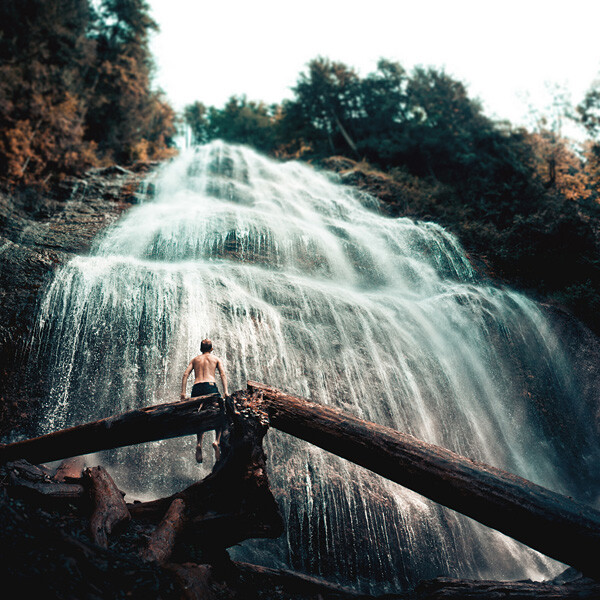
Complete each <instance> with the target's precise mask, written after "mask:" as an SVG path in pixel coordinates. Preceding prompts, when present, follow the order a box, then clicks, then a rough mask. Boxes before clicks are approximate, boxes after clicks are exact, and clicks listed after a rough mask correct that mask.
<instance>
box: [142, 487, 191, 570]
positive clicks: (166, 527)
mask: <svg viewBox="0 0 600 600" xmlns="http://www.w3.org/2000/svg"><path fill="white" fill-rule="evenodd" d="M185 512H186V510H185V502H184V501H183V500H182V499H181V498H176V499H175V500H173V502H172V503H171V506H169V509H168V510H167V513H166V514H165V516H164V517H163V520H162V521H161V522H160V524H159V525H158V527H157V528H156V529H155V530H154V532H153V533H152V534H151V536H150V538H149V540H148V543H147V544H146V547H145V548H144V550H143V552H142V560H144V561H146V562H155V563H158V564H162V563H164V562H166V561H167V560H168V559H169V558H170V556H171V554H172V553H173V549H174V548H175V541H176V539H177V534H178V533H179V532H180V531H181V529H182V528H183V526H184V524H185V520H186V515H185Z"/></svg>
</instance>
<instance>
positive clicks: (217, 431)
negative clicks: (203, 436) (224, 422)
mask: <svg viewBox="0 0 600 600" xmlns="http://www.w3.org/2000/svg"><path fill="white" fill-rule="evenodd" d="M221 431H222V429H215V441H214V442H213V448H214V449H215V462H216V461H218V460H219V459H220V458H221V446H220V444H221Z"/></svg>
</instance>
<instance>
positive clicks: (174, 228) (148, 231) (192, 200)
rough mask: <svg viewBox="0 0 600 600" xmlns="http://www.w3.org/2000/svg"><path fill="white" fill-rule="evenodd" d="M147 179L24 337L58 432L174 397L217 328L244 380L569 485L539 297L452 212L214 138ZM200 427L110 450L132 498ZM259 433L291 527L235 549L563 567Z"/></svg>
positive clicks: (59, 279)
mask: <svg viewBox="0 0 600 600" xmlns="http://www.w3.org/2000/svg"><path fill="white" fill-rule="evenodd" d="M154 183H155V189H156V193H155V195H154V197H152V198H148V199H147V200H146V201H145V202H143V203H142V204H140V205H138V206H136V207H134V208H132V209H131V210H130V211H129V212H128V213H127V214H126V215H125V216H124V217H123V218H122V219H121V220H120V221H119V222H118V223H117V224H115V225H114V226H112V227H110V228H109V229H108V230H106V232H105V233H104V234H103V235H102V236H101V237H100V238H98V239H97V240H96V243H95V246H94V248H93V250H92V252H91V253H90V255H89V256H80V257H78V258H75V259H74V260H72V261H71V262H70V263H69V264H68V265H66V266H65V267H63V268H62V269H60V270H59V272H58V273H57V275H56V277H55V279H54V281H53V282H52V284H51V285H50V286H49V289H48V290H47V292H46V294H45V296H44V298H43V300H42V303H41V307H40V311H39V320H38V323H37V325H36V329H35V332H34V350H33V353H32V355H33V356H34V357H35V359H36V362H37V364H43V365H44V378H45V380H46V381H48V386H49V387H48V394H49V402H48V406H47V414H45V415H44V420H43V421H44V427H45V429H46V430H54V429H57V428H61V427H65V426H68V425H72V424H75V423H81V422H86V421H89V420H92V419H97V418H101V417H106V416H109V415H112V414H117V413H120V412H123V411H126V410H131V409H133V408H138V407H141V406H147V405H150V404H155V403H159V402H169V401H174V400H177V399H178V395H179V388H180V381H181V375H182V372H183V370H184V368H185V366H186V365H187V362H188V361H189V359H190V358H191V357H192V356H193V355H195V354H197V353H198V349H199V343H200V340H201V339H203V338H204V337H210V338H212V339H213V343H214V345H215V354H216V355H218V356H220V357H221V358H222V359H223V360H224V362H225V365H226V367H227V372H228V375H229V378H230V389H232V390H235V389H241V388H244V387H245V384H246V380H247V379H254V380H258V381H264V382H265V383H268V384H270V385H272V386H275V387H280V388H282V389H284V390H286V391H289V392H290V393H296V394H299V395H302V396H305V397H307V398H309V399H311V400H314V401H317V402H321V403H324V404H332V405H335V406H338V407H340V408H342V409H344V410H346V411H349V412H352V413H354V414H356V415H358V416H360V417H362V418H365V419H368V420H371V421H375V422H377V423H382V424H385V425H388V426H391V427H393V428H395V429H397V430H399V431H402V432H406V433H410V434H412V435H414V436H416V437H418V438H420V439H423V440H425V441H428V442H432V443H435V444H439V445H441V446H444V447H446V448H449V449H451V450H453V451H455V452H458V453H460V454H463V455H465V456H468V457H470V458H473V459H477V460H483V461H485V462H487V463H490V464H492V465H495V466H498V467H501V468H504V469H506V470H508V471H511V472H514V473H517V474H519V475H521V476H524V477H526V478H528V479H530V480H532V481H534V482H536V483H540V484H542V485H545V486H547V487H549V488H551V489H554V490H557V491H560V492H570V491H571V489H572V488H573V487H576V484H577V482H575V481H572V480H571V479H572V478H571V477H570V475H569V473H570V472H571V471H572V470H573V464H572V461H573V460H576V457H569V456H566V455H565V447H566V446H567V445H568V443H570V441H569V440H567V442H568V443H566V442H565V440H563V439H558V438H556V436H554V435H552V426H553V421H552V415H553V414H555V415H559V414H560V413H561V411H562V410H563V409H564V407H565V406H566V405H568V403H569V402H570V399H571V398H572V397H573V394H574V391H573V389H572V386H573V382H572V381H571V380H570V375H569V373H570V367H569V365H568V363H567V360H566V359H565V358H564V356H563V354H562V352H561V350H560V347H559V345H558V342H557V340H556V339H555V337H554V336H553V334H552V331H551V329H550V327H549V325H548V323H547V322H546V321H545V319H544V317H543V316H542V314H541V313H540V311H539V310H538V308H537V307H536V305H535V304H534V303H532V302H531V301H529V300H528V299H526V298H525V297H523V296H521V295H519V294H516V293H514V292H511V291H506V290H500V289H497V288H494V287H490V286H487V285H483V284H482V283H481V282H480V281H479V279H478V276H477V274H476V273H475V272H474V271H473V269H472V267H471V266H470V263H469V262H468V260H467V259H466V257H465V255H464V253H463V252H462V250H461V248H460V246H459V244H458V243H457V241H456V240H455V238H454V237H452V236H451V235H450V234H448V233H447V232H446V231H444V230H443V229H442V228H440V227H438V226H436V225H434V224H431V223H415V222H413V221H411V220H409V219H392V218H387V217H384V216H382V215H381V214H379V213H378V212H377V210H376V209H377V201H376V200H375V199H373V198H371V197H369V196H368V195H366V194H361V193H359V192H357V191H356V190H353V189H351V188H348V187H345V186H343V185H340V184H339V183H336V182H335V181H334V177H333V176H331V175H325V174H322V173H319V172H317V171H315V170H313V169H311V168H309V167H308V166H304V165H301V164H298V163H295V162H289V163H277V162H274V161H271V160H269V159H266V158H264V157H261V156H259V155H257V154H256V153H254V152H253V151H251V150H250V149H248V148H243V147H236V146H229V145H226V144H223V143H220V142H214V143H211V144H209V145H206V146H202V147H200V148H197V149H194V150H190V151H187V152H184V153H183V154H182V155H180V156H179V157H178V158H177V159H175V160H174V161H173V162H171V163H170V164H168V165H165V166H164V167H163V168H162V169H161V170H160V171H159V172H158V173H157V174H156V179H155V182H154ZM540 398H543V399H544V401H545V405H544V406H541V405H540V402H539V399H540ZM570 435H576V433H573V431H572V432H571V434H570ZM205 437H209V436H205ZM194 443H195V440H194V439H193V437H191V436H190V437H186V438H180V439H175V440H168V441H164V442H159V443H152V444H144V445H141V446H138V447H132V448H126V449H120V450H115V451H111V452H106V453H103V454H102V456H103V460H104V462H105V464H107V465H108V467H109V469H110V471H111V473H112V474H113V475H114V477H115V479H116V480H117V483H118V485H119V486H120V487H121V488H122V489H125V490H126V491H127V492H128V494H129V495H131V496H132V497H135V498H141V497H144V498H147V497H157V496H161V495H166V494H170V493H173V492H174V491H175V490H177V489H180V488H181V487H183V486H185V485H188V484H190V483H191V482H193V481H196V480H198V479H199V478H200V477H202V476H205V475H206V474H208V471H209V467H210V466H211V462H210V461H208V462H209V464H208V466H207V465H202V466H198V465H197V464H196V463H195V461H194V452H193V448H194ZM207 443H208V441H207ZM265 445H266V451H267V455H268V457H269V469H270V479H271V483H272V488H273V490H274V493H275V495H276V497H277V499H278V502H279V504H280V506H281V509H282V512H283V515H284V519H285V522H286V526H287V527H286V533H285V534H284V536H282V538H281V539H279V540H275V541H265V540H260V541H248V542H245V543H244V544H243V545H242V546H240V547H238V548H236V549H235V550H233V551H232V554H233V556H234V558H239V559H243V560H249V561H254V562H257V563H262V564H265V565H271V566H280V567H288V568H289V567H292V568H295V569H299V570H303V571H306V572H309V573H314V574H319V575H323V576H325V577H328V578H330V579H332V580H336V581H339V582H342V583H345V584H350V585H354V586H357V587H360V588H363V589H367V590H370V591H393V590H398V589H400V588H406V587H408V586H411V585H414V583H415V582H416V581H417V580H419V579H422V578H427V577H434V576H440V575H449V576H460V577H475V578H477V577H482V578H505V579H510V578H526V577H528V578H533V579H540V578H544V577H548V576H552V575H553V574H556V573H557V572H558V571H559V570H560V569H561V565H559V564H557V563H555V562H553V561H550V560H549V559H547V558H545V557H543V556H541V555H539V554H537V553H535V552H533V551H531V550H529V549H527V548H525V547H524V546H522V545H520V544H518V543H516V542H514V541H513V540H511V539H509V538H507V537H505V536H503V535H501V534H499V533H497V532H494V531H493V530H490V529H487V528H485V527H483V526H481V525H479V524H477V523H475V522H473V521H471V520H469V519H467V518H464V517H462V516H460V515H458V514H456V513H454V512H452V511H449V510H446V509H444V508H442V507H439V506H437V505H435V504H434V503H432V502H429V501H428V500H426V499H424V498H423V497H421V496H419V495H417V494H415V493H413V492H410V491H408V490H406V489H404V488H402V487H400V486H398V485H395V484H392V483H390V482H387V481H384V480H382V479H381V478H379V477H377V476H375V475H373V474H371V473H370V472H368V471H366V470H364V469H361V468H360V467H357V466H354V465H352V464H349V463H346V462H344V461H342V460H341V459H338V458H337V457H335V456H332V455H330V454H328V453H325V452H323V451H321V450H319V449H317V448H315V447H311V446H310V445H308V444H306V443H304V442H301V441H299V440H296V439H293V438H291V437H289V436H286V435H284V434H281V433H279V432H277V431H273V430H271V431H270V432H269V434H268V436H267V438H266V441H265ZM566 454H568V452H566ZM572 454H574V453H572ZM205 455H207V456H208V455H209V454H208V453H207V452H205ZM578 468H579V467H578ZM570 493H571V492H570Z"/></svg>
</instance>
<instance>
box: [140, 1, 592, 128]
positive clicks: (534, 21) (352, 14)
mask: <svg viewBox="0 0 600 600" xmlns="http://www.w3.org/2000/svg"><path fill="white" fill-rule="evenodd" d="M148 2H149V5H150V7H151V14H152V16H153V17H154V19H155V20H156V21H157V22H158V24H159V26H160V28H161V32H160V33H159V34H157V35H155V36H154V37H153V39H152V51H153V53H154V57H155V61H156V64H157V76H156V80H155V83H156V85H157V86H158V87H160V88H162V89H163V90H164V91H165V93H166V94H167V97H168V99H169V100H170V102H171V103H172V105H173V106H174V107H175V108H176V109H178V110H179V109H181V108H182V107H183V106H185V105H186V104H189V103H191V102H193V101H195V100H200V101H202V102H203V103H204V104H207V105H216V106H222V105H223V104H224V103H225V102H226V100H227V99H228V98H229V97H230V96H231V95H234V94H237V95H240V94H246V96H247V97H248V98H249V99H252V100H264V101H265V102H267V103H272V102H280V101H281V100H283V99H284V98H286V97H291V91H290V88H291V87H293V86H294V84H295V82H296V79H297V77H298V74H299V73H300V71H302V70H303V69H304V68H305V66H306V63H307V62H308V61H309V60H311V59H312V58H315V57H316V56H319V55H320V56H325V57H327V58H330V59H332V60H336V61H341V62H344V63H346V64H347V65H349V66H351V67H355V68H356V70H357V71H358V72H359V74H360V75H363V76H364V75H366V74H367V73H369V72H371V71H373V70H375V68H376V63H377V59H378V58H380V57H385V58H389V59H391V60H395V61H398V62H400V63H401V64H402V65H403V66H404V67H405V68H407V69H411V68H412V67H414V66H415V65H423V66H434V67H438V68H444V69H445V70H446V72H447V73H448V74H450V75H452V76H453V77H455V78H457V79H459V80H461V81H463V82H464V83H465V84H467V86H468V89H469V92H470V95H471V97H474V98H479V99H480V100H481V101H482V102H483V105H484V108H485V111H486V114H487V115H488V116H490V117H494V118H501V119H504V118H506V119H509V120H511V121H512V122H513V123H525V122H526V119H527V115H528V104H529V103H531V104H533V105H535V106H536V107H537V108H538V109H542V108H544V105H545V104H547V103H548V102H549V98H550V95H549V93H548V91H547V87H548V85H551V86H553V85H560V86H564V87H566V88H567V89H568V91H569V92H570V94H571V99H572V101H573V102H574V103H575V104H576V103H578V102H579V101H580V100H581V99H582V98H583V95H584V93H585V91H586V90H587V88H588V87H589V86H590V84H591V83H592V81H593V80H594V79H595V78H597V76H598V74H599V72H600V44H599V43H598V39H599V38H598V27H599V24H600V0H567V1H557V0H546V1H545V2H544V1H539V0H520V1H515V0H504V1H502V2H499V1H497V0H410V1H405V0H396V1H394V0H361V1H360V2H357V1H353V0H345V1H340V0H295V1H294V2H285V0H279V1H275V0H251V1H245V0H212V1H211V2H206V1H204V0H148Z"/></svg>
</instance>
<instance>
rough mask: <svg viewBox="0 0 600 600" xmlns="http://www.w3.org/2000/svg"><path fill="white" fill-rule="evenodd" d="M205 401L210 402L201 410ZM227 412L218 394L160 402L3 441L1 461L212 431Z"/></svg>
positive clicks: (31, 459) (58, 455)
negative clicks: (38, 434)
mask: <svg viewBox="0 0 600 600" xmlns="http://www.w3.org/2000/svg"><path fill="white" fill-rule="evenodd" d="M202 404H205V405H206V404H208V406H205V407H203V408H202V410H201V411H199V410H198V408H199V407H200V405H202ZM223 414H224V412H223V406H222V404H221V403H220V402H219V401H218V396H215V395H214V394H212V395H210V396H200V397H198V398H193V399H191V400H184V401H181V402H169V403H167V404H157V405H155V406H148V407H146V408H141V409H138V410H132V411H129V412H126V413H123V414H120V415H117V416H114V417H108V418H106V419H101V420H99V421H93V422H91V423H85V424H83V425H76V426H74V427H70V428H68V429H62V430H60V431H56V432H53V433H49V434H46V435H42V436H39V437H36V438H32V439H29V440H23V441H20V442H14V443H12V444H3V445H0V463H6V462H9V461H13V460H16V459H19V458H24V459H26V460H28V461H29V462H31V463H33V464H39V463H42V462H52V461H54V460H60V459H64V458H69V457H72V456H79V455H83V454H89V453H91V452H98V451H100V450H108V449H111V448H119V447H121V446H131V445H133V444H141V443H143V442H151V441H155V440H166V439H169V438H172V437H178V436H182V435H191V434H193V433H199V432H204V431H210V430H211V429H215V428H217V427H220V426H221V424H222V422H223Z"/></svg>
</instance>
